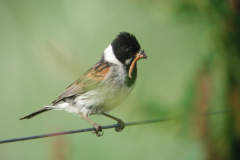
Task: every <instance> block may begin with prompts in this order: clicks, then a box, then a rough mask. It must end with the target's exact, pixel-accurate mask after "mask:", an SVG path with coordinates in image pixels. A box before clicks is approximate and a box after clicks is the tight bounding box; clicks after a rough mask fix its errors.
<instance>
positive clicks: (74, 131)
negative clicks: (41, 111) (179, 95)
mask: <svg viewBox="0 0 240 160" xmlns="http://www.w3.org/2000/svg"><path fill="white" fill-rule="evenodd" d="M223 113H227V111H217V112H210V113H206V114H202V116H210V115H217V114H223ZM168 120H171V118H161V119H153V120H145V121H137V122H128V123H125V126H133V125H141V124H148V123H157V122H164V121H168ZM116 127H120V124H113V125H106V126H102V129H110V128H116ZM95 129H96V128H94V127H92V128H85V129H78V130H71V131H64V132H57V133H50V134H41V135H35V136H29V137H21V138H13V139H6V140H1V141H0V144H3V143H10V142H17V141H25V140H31V139H39V138H46V137H53V136H60V135H65V134H73V133H81V132H88V131H94V130H95Z"/></svg>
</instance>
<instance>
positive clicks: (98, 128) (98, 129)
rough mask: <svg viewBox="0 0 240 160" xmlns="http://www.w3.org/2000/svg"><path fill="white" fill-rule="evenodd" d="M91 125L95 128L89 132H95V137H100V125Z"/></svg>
mask: <svg viewBox="0 0 240 160" xmlns="http://www.w3.org/2000/svg"><path fill="white" fill-rule="evenodd" d="M93 126H94V127H95V128H96V130H94V131H91V132H92V133H93V134H96V136H97V137H101V136H102V135H103V134H104V132H103V133H102V134H100V133H99V132H102V126H101V125H99V124H94V125H93Z"/></svg>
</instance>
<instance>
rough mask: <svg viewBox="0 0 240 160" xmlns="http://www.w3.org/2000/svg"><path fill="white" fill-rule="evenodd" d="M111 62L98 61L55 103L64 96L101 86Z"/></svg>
mask: <svg viewBox="0 0 240 160" xmlns="http://www.w3.org/2000/svg"><path fill="white" fill-rule="evenodd" d="M109 69H110V68H109V64H108V63H103V62H101V61H100V62H98V63H97V64H95V65H94V66H93V67H92V68H91V69H89V70H88V71H87V72H86V73H85V74H83V75H82V76H81V77H80V78H79V79H78V80H76V81H75V82H74V83H72V84H71V85H70V86H69V87H68V88H67V89H66V90H65V91H64V92H63V93H62V94H61V95H60V96H59V97H58V99H56V100H55V101H53V102H52V103H53V104H55V103H57V102H59V101H61V100H63V99H64V98H67V97H71V96H74V95H77V94H82V93H85V92H87V91H89V90H92V89H95V88H97V87H98V86H99V84H100V83H101V81H102V80H103V79H104V77H105V76H106V75H107V73H108V72H109Z"/></svg>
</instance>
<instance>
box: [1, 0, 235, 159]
mask: <svg viewBox="0 0 240 160" xmlns="http://www.w3.org/2000/svg"><path fill="white" fill-rule="evenodd" d="M213 4H214V3H213V1H210V2H209V1H207V0H204V1H196V0H193V1H191V3H190V2H188V1H184V0H181V1H180V0H179V1H178V2H176V1H164V0H162V1H154V0H150V1H134V0H131V1H126V0H124V1H107V0H104V1H82V0H72V1H67V0H61V1H54V0H43V1H30V0H23V1H8V0H1V1H0V97H1V98H0V104H1V106H0V109H1V111H0V125H1V131H0V139H9V138H17V137H24V136H31V135H38V134H46V133H52V132H59V131H67V130H75V129H81V128H89V127H91V125H90V124H89V123H88V122H87V121H85V120H82V119H81V118H80V117H78V116H76V115H75V116H73V115H71V114H68V113H66V112H64V111H51V112H46V113H44V114H41V115H39V116H37V117H35V118H33V119H30V120H24V121H19V120H18V119H19V118H21V117H23V116H25V115H26V114H29V113H31V112H33V111H36V110H38V109H40V108H42V107H43V106H44V105H48V104H50V103H51V102H52V101H53V100H55V99H56V98H57V97H58V96H59V95H60V94H61V93H62V91H63V90H64V89H65V88H66V87H67V86H69V85H70V84H71V83H72V82H73V81H75V80H76V79H77V78H79V77H80V76H81V75H82V74H83V73H84V72H85V71H86V70H88V69H89V68H90V67H92V66H93V65H94V64H95V63H96V62H97V61H98V60H99V59H100V57H101V54H102V53H103V51H104V49H105V48H106V47H107V46H108V45H109V44H110V43H111V41H112V40H113V39H114V38H115V37H116V35H117V34H118V33H119V32H121V31H127V32H130V33H133V34H134V35H135V36H136V37H137V39H138V41H139V43H140V45H141V47H142V49H145V52H146V54H147V55H148V59H147V60H140V61H138V79H137V83H136V86H135V89H134V90H133V92H132V93H131V95H130V96H129V97H128V98H127V100H126V101H125V102H124V103H122V104H121V105H120V106H118V107H117V108H116V109H114V110H113V111H111V112H110V114H112V115H114V116H116V117H119V118H121V119H123V120H124V121H125V122H131V121H141V120H148V119H156V118H163V117H172V120H170V121H167V122H161V123H155V124H147V125H139V126H131V127H126V128H125V130H124V131H123V132H121V133H117V132H115V131H114V129H109V130H105V131H104V132H105V134H104V136H102V137H101V138H97V137H96V136H95V135H93V134H91V133H81V134H73V135H65V136H58V137H53V138H44V139H37V140H29V141H23V142H15V143H9V144H1V145H0V159H4V160H15V159H16V160H21V159H22V160H23V159H24V160H32V159H35V160H42V159H49V160H51V159H56V160H57V159H58V160H65V159H71V160H77V159H119V160H120V159H154V160H155V159H162V160H167V159H169V160H170V159H171V160H172V159H177V160H193V159H194V160H202V159H214V158H216V157H215V156H213V157H214V158H211V157H212V155H215V154H216V155H217V156H220V157H222V159H228V158H229V157H231V143H230V142H231V141H230V139H231V138H230V137H231V136H230V134H229V132H228V130H229V129H228V122H229V121H228V120H229V119H228V116H227V115H226V114H220V115H215V116H211V117H210V116H209V117H207V118H206V117H205V116H199V115H200V114H203V113H206V112H210V111H221V110H226V108H227V107H228V105H227V104H226V101H227V100H226V91H227V90H228V87H229V86H230V85H229V83H228V76H227V73H228V72H227V62H226V58H225V57H224V53H223V51H225V50H226V49H225V50H224V49H222V47H221V46H224V44H223V43H222V41H220V42H219V39H223V38H222V37H218V36H217V35H221V33H222V31H223V29H222V28H223V26H224V25H225V20H224V18H222V16H223V15H222V14H221V13H222V12H221V11H222V10H223V11H224V13H230V12H228V10H227V9H226V8H229V5H228V4H226V3H223V7H222V6H217V7H216V8H217V9H221V11H218V10H217V9H215V8H214V7H212V6H214V5H213ZM211 7H212V8H211ZM223 33H224V32H223ZM205 72H206V74H207V80H206V81H207V82H206V83H207V85H206V86H208V82H209V81H208V78H209V79H210V82H209V85H211V87H210V88H211V97H210V98H209V99H210V100H209V101H207V103H208V104H207V105H206V106H207V108H205V109H202V110H201V105H205V104H204V103H201V98H199V97H201V96H199V95H201V94H199V89H198V88H199V87H198V86H199V85H200V86H201V84H203V85H204V84H205V81H204V80H203V82H202V81H201V75H203V77H204V75H205V74H204V73H205ZM202 73H203V74H202ZM199 79H200V80H199ZM203 88H204V87H203ZM206 90H207V91H206V92H207V93H206V92H204V91H203V92H204V95H206V96H207V95H208V93H209V92H210V91H209V90H208V89H206ZM200 93H201V89H200ZM198 99H200V100H198ZM196 106H200V107H196ZM199 108H200V109H199ZM90 118H91V119H92V120H93V121H94V122H96V123H98V124H101V125H108V124H114V123H115V122H114V121H112V120H111V119H108V118H106V117H103V116H90ZM206 126H207V127H206ZM202 130H203V131H202ZM237 133H238V132H237ZM237 135H238V134H237ZM238 137H239V136H238Z"/></svg>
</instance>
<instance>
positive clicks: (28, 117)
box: [19, 106, 53, 120]
mask: <svg viewBox="0 0 240 160" xmlns="http://www.w3.org/2000/svg"><path fill="white" fill-rule="evenodd" d="M51 109H53V108H52V107H51V106H46V107H44V108H42V109H39V110H37V111H36V112H33V113H31V114H29V115H26V116H24V117H22V118H20V119H19V120H23V119H30V118H32V117H34V116H36V115H38V114H40V113H43V112H46V111H49V110H51Z"/></svg>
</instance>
